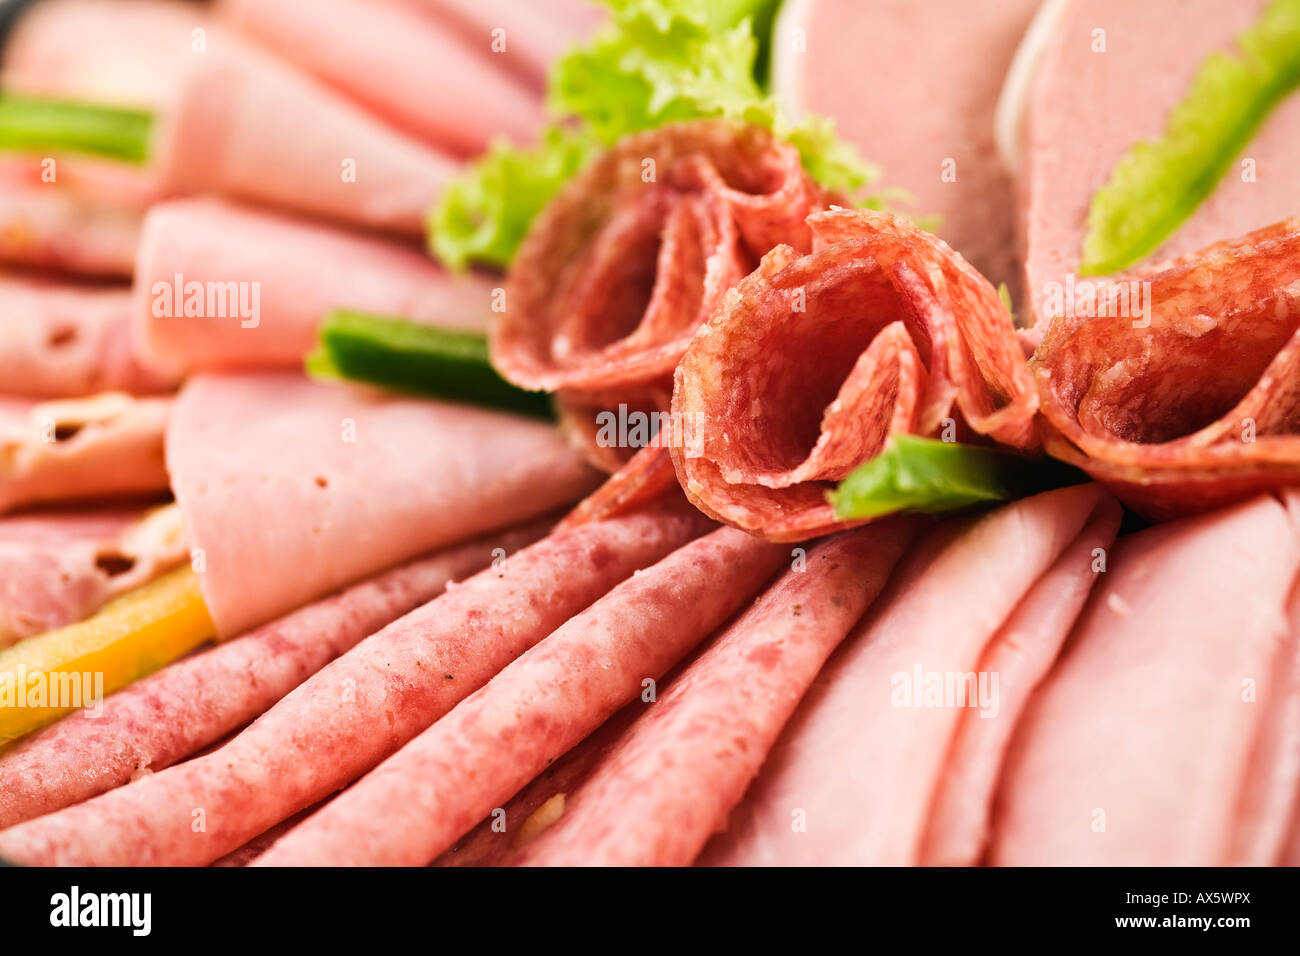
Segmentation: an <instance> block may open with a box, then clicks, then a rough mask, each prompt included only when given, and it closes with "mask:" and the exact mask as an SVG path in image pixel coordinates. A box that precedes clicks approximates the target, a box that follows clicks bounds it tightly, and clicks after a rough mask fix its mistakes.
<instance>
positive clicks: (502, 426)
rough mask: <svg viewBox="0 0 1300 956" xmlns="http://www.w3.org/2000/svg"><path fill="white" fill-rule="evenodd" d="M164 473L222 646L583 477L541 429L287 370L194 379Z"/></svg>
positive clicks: (531, 511)
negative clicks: (198, 556) (198, 558)
mask: <svg viewBox="0 0 1300 956" xmlns="http://www.w3.org/2000/svg"><path fill="white" fill-rule="evenodd" d="M167 467H168V471H169V472H170V473H171V480H172V489H173V491H174V492H175V494H176V500H177V502H178V503H179V504H180V507H181V511H182V512H183V514H184V515H185V524H186V526H187V528H188V529H189V534H190V542H191V545H192V546H193V547H194V548H196V549H198V550H199V551H201V552H202V557H203V562H202V564H203V568H202V571H201V573H200V577H201V580H202V587H203V596H204V598H205V599H206V601H207V605H208V610H209V612H210V613H211V615H212V620H213V621H214V622H215V624H216V626H217V632H218V634H219V635H220V636H222V637H229V636H232V635H235V634H238V633H240V632H241V631H245V630H248V629H249V628H250V627H254V626H256V625H258V624H262V623H264V622H266V621H268V620H270V619H271V618H273V617H276V616H277V615H279V614H283V613H284V612H286V611H289V610H292V609H293V608H295V607H298V606H300V605H302V604H305V603H306V602H308V601H310V600H313V599H315V598H318V597H321V596H323V595H325V594H328V593H329V592H330V591H333V590H335V589H337V588H339V587H342V586H343V585H345V584H349V583H351V582H353V581H356V580H358V579H360V578H363V577H365V576H367V575H370V574H373V573H375V572H376V571H380V570H382V569H384V568H386V567H390V566H392V565H393V564H396V563H398V562H400V561H405V560H408V559H410V558H413V557H415V556H416V555H419V554H423V553H425V552H427V551H430V550H432V549H434V548H438V547H443V546H445V545H448V544H453V543H455V542H457V541H461V540H464V539H466V538H470V537H472V536H474V535H477V534H481V533H483V532H486V531H491V530H495V529H498V528H502V527H508V526H509V525H511V524H515V523H517V522H519V521H521V520H525V519H528V518H530V517H535V516H537V515H539V514H543V513H545V512H548V511H551V510H553V509H555V508H556V507H559V506H561V505H564V504H567V503H568V502H570V501H572V500H573V499H575V498H577V497H578V496H580V495H581V494H582V493H583V492H584V491H586V490H587V489H589V488H590V487H591V486H592V484H593V482H594V473H593V472H592V471H591V469H589V468H588V467H587V466H586V465H585V464H584V463H583V462H582V461H581V458H580V457H579V456H578V455H577V453H575V452H573V451H572V450H570V449H569V448H568V447H567V446H566V445H565V443H564V441H563V440H562V439H561V438H560V437H559V436H558V435H557V434H556V432H555V430H554V429H553V428H551V427H550V426H548V425H546V424H543V423H541V422H537V421H533V420H528V419H523V418H519V417H515V416H511V415H502V414H497V413H494V412H489V411H486V410H482V409H477V408H471V407H468V406H462V405H448V404H443V403H439V402H428V401H418V400H413V399H402V398H396V397H393V396H391V395H387V394H381V393H378V392H375V391H372V390H368V389H353V388H348V387H331V386H326V385H320V384H317V383H313V382H310V381H308V380H307V379H306V378H304V377H302V376H301V375H297V374H290V373H263V374H248V375H234V374H231V375H201V376H197V377H195V378H192V379H190V380H189V381H188V382H187V383H186V385H185V388H184V389H182V391H181V393H180V396H179V397H178V398H177V400H176V408H175V412H174V414H173V417H172V421H171V424H170V426H169V428H168V432H167Z"/></svg>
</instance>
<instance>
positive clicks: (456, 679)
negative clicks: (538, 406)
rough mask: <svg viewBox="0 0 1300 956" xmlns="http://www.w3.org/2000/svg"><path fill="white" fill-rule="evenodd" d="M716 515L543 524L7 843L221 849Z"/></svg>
mask: <svg viewBox="0 0 1300 956" xmlns="http://www.w3.org/2000/svg"><path fill="white" fill-rule="evenodd" d="M709 524H710V523H709V522H708V521H707V520H706V519H704V518H703V517H702V516H701V515H700V514H699V512H698V511H695V509H693V508H687V507H685V506H684V504H674V505H666V506H664V507H661V508H657V509H655V510H652V511H646V512H641V513H637V514H633V515H628V516H626V517H623V518H618V519H615V520H612V521H606V522H597V523H592V524H588V525H584V526H582V527H580V528H575V529H573V530H572V531H567V532H564V533H561V534H555V535H551V536H550V537H547V538H544V539H543V540H541V541H539V542H538V543H537V544H535V545H532V546H531V547H529V548H525V549H524V550H523V551H520V552H518V553H516V554H515V555H514V556H512V557H511V558H509V559H508V560H506V561H504V562H500V563H497V564H496V566H494V567H491V568H487V569H485V570H484V571H482V572H480V573H479V574H477V575H475V576H474V577H472V578H470V579H469V580H467V581H465V582H463V583H461V584H459V585H458V586H456V587H455V588H451V589H449V590H448V591H447V593H446V594H444V595H443V596H442V597H440V598H437V599H436V600H434V601H431V602H430V603H428V604H426V605H424V606H423V607H420V608H417V609H416V610H414V611H412V612H411V613H410V614H407V615H406V616H405V617H402V618H399V619H398V620H396V621H394V622H393V623H392V624H389V625H388V626H387V627H385V628H384V629H383V630H381V631H379V632H377V633H376V634H374V635H371V637H369V638H368V639H366V640H364V641H362V642H361V643H360V644H359V645H357V646H356V647H355V648H353V649H352V650H351V651H349V652H348V653H346V654H344V655H343V656H342V657H340V658H339V659H338V660H336V661H334V662H333V663H331V664H329V665H327V666H326V667H325V668H323V669H322V670H321V671H319V672H318V673H317V674H315V675H314V676H312V677H311V678H309V679H308V680H307V681H305V682H304V683H303V684H302V685H300V686H299V687H297V688H296V689H295V690H293V691H292V692H291V693H290V694H289V695H288V696H286V697H285V698H284V699H283V700H281V701H280V702H279V703H278V704H276V705H275V706H274V707H272V708H271V709H270V710H269V711H267V712H266V713H265V714H263V715H262V717H261V718H260V719H259V720H257V721H256V722H255V723H253V724H252V725H251V726H249V727H248V728H247V729H246V730H244V731H243V732H242V733H240V734H239V735H238V736H237V737H235V738H234V739H233V740H231V741H230V742H229V743H228V744H226V745H225V746H223V747H221V748H220V749H219V750H217V751H215V752H213V753H211V754H207V755H205V756H201V757H196V758H194V759H192V760H188V761H185V762H184V763H181V764H177V765H176V766H174V767H169V768H167V769H166V770H163V771H161V772H159V773H156V774H153V775H151V776H147V777H143V778H141V779H140V780H137V781H135V782H133V783H131V784H129V785H127V786H125V787H119V788H118V789H116V790H111V791H109V792H108V793H105V794H102V795H100V796H98V797H96V798H95V799H93V800H89V801H87V802H85V803H82V804H78V805H76V806H72V807H68V808H67V809H64V810H60V811H58V812H57V813H52V814H47V815H46V816H44V817H38V818H36V819H35V820H30V821H28V822H26V823H22V824H19V825H18V826H16V827H12V828H10V829H8V830H5V831H2V832H0V857H4V858H5V859H10V860H15V861H19V862H25V863H50V864H52V863H73V862H77V863H81V864H90V863H95V864H100V865H117V866H130V865H186V864H189V865H197V864H204V863H210V862H212V861H213V860H216V859H219V858H220V857H222V856H224V855H225V854H227V853H229V852H230V851H232V850H234V849H236V848H237V847H240V846H242V845H243V844H245V843H247V842H248V841H249V840H251V839H253V838H254V837H256V836H257V835H259V834H261V833H264V832H265V831H266V830H267V829H269V828H270V827H272V826H274V825H275V824H276V823H279V822H280V821H281V820H284V819H286V818H288V817H289V816H292V815H293V814H294V813H296V812H298V811H299V810H302V809H304V808H306V807H309V806H311V805H312V804H314V803H316V802H318V801H320V800H322V799H324V798H325V797H327V796H329V795H330V794H331V793H333V792H334V791H335V790H338V789H339V788H340V787H342V786H344V785H345V784H347V783H348V782H349V781H351V780H353V779H355V778H356V777H358V776H360V775H361V774H363V773H365V772H366V771H367V770H369V769H370V768H371V767H373V766H374V765H375V764H377V763H379V761H381V760H383V759H384V758H385V757H387V756H388V755H389V754H391V753H393V751H395V750H397V749H398V748H399V747H401V746H402V744H404V743H406V742H407V741H408V740H410V739H411V738H412V737H414V736H416V735H417V734H418V733H419V732H420V731H421V730H423V729H425V728H426V727H428V726H429V725H430V724H432V723H433V722H434V721H435V720H437V719H438V718H439V717H441V716H442V715H444V714H445V713H447V712H448V711H449V710H451V709H452V708H453V707H454V706H455V705H456V704H457V703H458V702H459V701H461V700H462V699H464V698H465V697H467V696H468V695H469V694H471V693H473V692H474V691H475V690H477V689H478V688H480V687H482V686H483V685H484V684H486V683H487V682H488V680H490V679H491V678H492V676H493V675H494V674H495V673H497V671H499V670H500V669H501V668H502V667H504V666H506V665H507V664H508V663H509V662H510V661H511V660H513V659H514V658H515V657H517V656H518V655H519V654H521V653H523V652H524V651H525V650H527V649H528V648H529V647H531V646H533V645H534V644H536V643H537V642H538V641H540V640H542V639H543V638H544V637H546V636H547V635H548V634H550V633H551V632H552V631H554V630H555V629H556V628H558V627H559V626H560V625H561V624H563V623H564V622H565V621H567V620H569V619H570V618H571V617H573V616H574V615H575V614H578V613H579V612H581V611H582V610H583V609H584V608H586V607H587V606H588V605H590V604H591V603H592V602H593V601H595V600H596V599H597V598H599V597H600V596H601V595H603V594H605V593H606V592H607V591H608V590H609V589H610V588H612V587H614V586H615V585H616V584H617V583H618V582H619V581H622V580H623V579H625V578H627V577H628V576H629V575H631V574H632V573H633V572H634V571H636V570H637V569H639V568H644V567H647V566H649V565H651V564H653V563H654V562H655V561H658V560H659V559H660V558H662V557H663V556H664V555H665V554H668V553H669V552H671V551H672V550H673V549H675V548H677V547H679V546H681V545H682V544H684V543H686V542H687V541H689V540H690V539H691V538H693V537H695V536H696V535H697V534H699V533H700V532H701V531H702V530H704V528H705V527H707V526H709ZM196 808H199V809H201V810H202V811H203V817H204V828H203V829H199V828H197V827H196V826H195V819H196V818H195V810H196ZM471 822H472V821H471ZM430 856H432V854H430Z"/></svg>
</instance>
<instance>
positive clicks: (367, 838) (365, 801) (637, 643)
mask: <svg viewBox="0 0 1300 956" xmlns="http://www.w3.org/2000/svg"><path fill="white" fill-rule="evenodd" d="M584 527H599V524H597V525H594V526H584ZM581 530H582V528H578V529H576V531H581ZM576 531H575V532H571V533H576ZM789 557H790V552H789V550H788V549H787V548H784V547H781V546H779V545H774V544H770V543H768V542H765V541H761V540H759V539H756V538H753V537H750V536H748V535H746V534H744V533H743V532H739V531H736V530H734V529H731V528H723V529H720V530H718V531H715V532H714V533H713V534H710V535H707V536H705V537H703V538H700V539H698V540H696V541H693V542H691V543H690V544H688V545H685V546H684V547H682V548H680V549H678V550H677V551H675V552H674V553H673V554H671V555H669V556H668V557H666V558H664V559H663V560H662V561H660V562H659V563H658V564H656V565H655V566H654V567H653V568H650V569H648V570H646V571H644V572H643V573H641V574H638V575H635V576H633V578H632V579H631V580H629V581H626V582H624V583H623V584H621V585H619V586H618V587H616V588H615V589H614V590H613V591H611V592H610V593H609V594H607V595H606V596H605V597H604V598H602V599H601V600H600V601H598V602H596V604H594V605H593V606H592V607H591V608H589V609H588V610H587V611H585V612H584V613H582V614H580V615H578V616H577V617H574V618H573V619H572V620H570V621H568V622H567V623H565V624H564V626H563V627H561V628H559V629H558V630H556V631H555V633H553V634H551V635H550V636H549V637H548V638H546V640H544V641H542V642H541V643H540V644H538V645H537V646H535V647H533V648H532V649H531V650H529V651H527V652H526V653H524V654H523V655H522V656H520V657H519V658H518V659H517V660H516V661H515V662H514V663H512V664H510V665H509V666H508V667H506V668H505V669H504V670H502V671H501V673H499V674H497V676H496V677H495V678H493V680H492V682H491V683H490V684H489V685H488V686H487V687H485V688H483V689H482V690H480V691H479V692H477V693H475V694H474V695H473V696H472V697H469V698H467V699H466V700H465V701H463V702H462V703H461V704H459V705H458V706H457V707H456V709H455V710H453V711H452V712H451V713H450V714H448V715H447V716H446V717H444V718H443V719H441V720H439V721H438V722H437V723H435V724H434V725H433V726H432V727H431V728H429V730H427V731H425V732H424V733H423V734H421V735H420V736H419V737H417V738H415V740H413V741H411V742H410V743H409V744H407V745H406V746H405V747H403V748H402V749H401V750H399V751H398V752H397V753H396V754H394V755H393V756H392V757H390V758H389V759H388V760H386V761H384V763H382V764H380V765H379V766H378V767H377V768H376V769H375V770H374V771H372V772H371V773H370V774H369V775H367V776H366V777H365V778H363V779H362V780H360V781H358V782H357V783H356V784H354V785H353V786H352V787H351V788H350V789H349V790H348V791H347V792H345V793H343V794H341V795H340V796H339V797H338V798H337V799H335V800H334V801H332V802H331V803H330V804H329V805H328V806H327V807H325V808H324V809H322V810H321V811H319V812H318V813H316V814H313V815H312V816H311V817H309V818H308V819H307V820H306V821H305V822H304V823H302V824H300V825H299V826H297V827H295V828H294V829H293V830H291V831H290V832H289V833H288V834H287V835H285V836H284V837H282V838H281V839H280V840H279V841H278V842H277V843H276V844H275V845H274V846H273V847H271V849H270V850H268V851H267V852H266V853H264V854H263V855H262V856H260V857H259V858H258V859H257V861H256V863H255V865H257V866H303V865H309V866H323V865H340V864H342V865H379V866H394V865H396V866H400V865H408V866H409V865H420V864H424V863H428V862H429V861H430V860H432V859H434V858H435V857H436V856H437V855H438V854H439V853H441V852H442V851H443V850H445V849H447V847H449V846H450V845H451V844H452V842H453V841H454V840H455V839H456V838H457V837H458V836H460V835H461V834H462V833H464V832H465V831H466V830H468V829H469V828H470V827H471V826H473V825H474V823H475V822H476V821H478V820H480V819H481V818H482V817H484V816H485V815H486V814H487V813H488V812H489V811H491V810H492V808H493V807H497V806H500V805H501V804H502V803H504V802H505V801H506V800H508V799H509V798H510V797H511V796H513V795H514V794H515V793H516V792H518V791H519V790H520V789H521V788H522V787H523V786H524V785H525V784H526V783H527V782H528V781H529V780H531V779H532V778H533V777H535V776H536V775H537V774H538V773H540V772H541V771H543V770H544V769H546V767H547V765H548V764H549V763H551V761H552V760H554V759H555V758H557V757H559V756H560V755H562V754H563V753H564V752H565V751H567V750H569V749H570V748H571V747H573V746H574V745H576V744H577V743H579V742H580V741H581V740H582V739H583V738H585V737H586V736H587V735H588V734H590V733H591V732H592V731H594V730H595V729H596V728H597V727H599V726H600V725H601V724H602V723H604V722H605V720H606V719H607V718H608V717H610V716H611V715H612V714H613V713H614V712H615V711H616V710H618V709H619V708H620V707H621V706H623V705H624V704H626V703H627V702H628V701H630V700H632V699H633V698H635V697H636V696H637V695H638V694H640V693H642V692H643V690H644V688H645V686H646V685H645V683H644V682H645V681H646V680H652V681H653V680H658V679H659V678H660V677H661V676H662V675H663V674H664V672H665V671H667V670H668V669H669V668H671V667H672V666H673V665H674V664H676V663H677V661H678V660H679V659H680V658H681V657H682V656H683V655H685V654H686V653H687V652H688V651H689V650H690V649H691V648H692V647H693V646H694V645H695V644H696V643H698V642H699V641H700V640H701V639H702V638H703V637H705V636H706V635H707V634H708V633H710V632H711V631H712V630H713V629H714V628H716V627H717V626H718V625H720V624H722V623H723V622H724V621H725V620H726V619H727V618H728V617H729V616H730V615H731V614H732V613H734V612H735V611H736V610H737V609H738V608H740V607H741V606H743V605H744V603H745V602H746V601H748V600H749V598H750V597H752V596H753V594H754V593H755V592H756V591H758V590H759V589H760V588H761V587H762V585H763V582H764V581H765V580H766V579H767V578H768V577H770V576H771V575H772V573H773V572H774V571H775V570H776V568H777V566H778V565H779V564H780V563H782V562H784V561H787V560H789ZM377 812H378V815H376V813H377ZM2 848H3V842H0V849H2Z"/></svg>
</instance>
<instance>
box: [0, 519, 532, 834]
mask: <svg viewBox="0 0 1300 956" xmlns="http://www.w3.org/2000/svg"><path fill="white" fill-rule="evenodd" d="M546 528H547V523H546V522H537V523H534V524H531V525H527V526H525V527H523V528H520V529H519V530H516V531H511V532H506V533H503V534H495V535H489V536H486V537H483V538H479V539H477V540H475V541H473V542H471V543H469V544H466V545H461V546H459V547H455V548H451V549H449V550H445V551H440V552H437V553H435V554H433V555H431V556H428V557H423V558H418V559H416V560H415V561H412V562H410V563H408V564H405V565H402V566H401V567H398V568H394V569H393V570H391V571H386V572H384V573H383V574H379V575H376V576H375V577H373V578H370V579H368V580H366V581H364V582H362V583H361V584H357V585H354V586H352V587H350V588H348V589H347V590H345V591H342V592H340V593H338V594H335V595H333V596H331V597H328V598H326V599H324V600H322V601H318V602H316V603H315V604H310V605H308V606H307V607H304V608H300V609H298V610H297V611H294V612H292V613H290V614H288V615H286V616H284V617H282V618H280V619H278V620H276V621H273V622H271V623H270V624H265V625H263V626H262V627H259V628H256V629H254V630H252V631H250V632H248V633H247V634H244V635H242V636H240V637H238V638H235V639H234V640H232V641H228V642H226V643H225V644H222V645H220V646H218V647H215V648H212V649H211V650H208V651H204V652H202V653H199V654H195V655H192V656H190V657H188V658H186V659H185V660H183V661H180V662H179V663H176V664H172V665H171V666H169V667H166V668H164V669H163V670H161V671H158V672H157V673H155V674H153V675H151V676H149V677H147V678H145V679H144V680H142V681H138V682H136V683H134V684H132V685H130V686H129V687H127V688H126V689H125V690H122V691H119V692H118V693H116V694H113V695H112V696H110V697H108V698H107V699H106V700H105V701H104V703H103V707H102V712H100V713H97V714H96V715H95V716H94V718H93V719H88V717H87V716H86V715H85V714H73V715H71V716H69V717H66V718H64V719H63V720H61V721H59V722H58V723H56V724H54V725H53V726H51V727H48V728H46V729H45V730H43V731H41V732H40V733H38V734H36V735H35V736H33V737H30V738H28V739H25V740H23V741H22V742H21V743H19V744H18V745H17V746H16V747H14V748H13V749H11V750H9V751H8V752H6V753H5V754H4V755H3V756H0V774H3V776H4V778H5V780H6V784H5V786H4V788H3V790H0V829H3V828H4V827H9V826H13V825H14V824H15V823H19V822H21V821H23V820H28V819H31V818H32V817H37V816H41V815H42V814H46V813H52V812H53V811H55V810H58V809H61V808H62V807H66V806H71V805H72V804H74V803H80V802H81V801H83V800H88V799H90V798H91V797H93V796H95V795H96V794H99V793H103V792H104V791H106V790H110V789H112V788H114V787H119V786H122V785H123V784H126V783H128V782H129V781H130V780H131V779H133V778H134V777H136V776H139V775H140V774H144V773H150V772H153V771H158V770H162V769H163V768H164V767H168V766H170V765H172V764H174V763H176V762H177V761H178V760H182V759H184V758H186V757H188V756H190V755H192V754H194V753H195V752H197V751H199V750H201V749H202V748H204V747H206V746H207V745H209V744H211V743H214V742H216V741H218V740H220V739H221V738H222V737H223V736H225V735H226V734H229V733H231V732H232V731H235V730H237V729H239V728H240V727H242V726H243V725H245V724H247V723H248V722H249V721H251V720H254V719H255V718H257V717H258V716H259V715H261V714H262V713H264V712H265V711H266V710H268V709H269V708H270V707H271V706H272V705H274V704H275V703H276V702H277V701H279V700H280V699H281V698H282V697H284V696H285V694H287V693H289V691H291V690H293V688H295V687H297V686H298V685H299V684H301V683H302V682H303V681H304V680H306V679H307V678H308V677H310V676H311V675H312V674H314V673H316V672H317V671H319V670H320V669H321V668H322V667H324V666H325V665H326V664H328V663H329V662H330V661H331V660H333V659H334V658H336V657H338V656H339V655H340V654H342V653H344V652H346V651H348V650H349V649H351V648H352V647H353V646H354V645H356V644H357V642H359V641H360V640H361V639H362V638H364V637H366V636H368V635H370V634H373V633H374V632H375V631H377V630H379V628H381V627H383V626H384V625H385V624H387V623H389V622H390V621H392V620H394V619H396V618H398V617H400V616H402V615H404V614H406V613H407V612H409V611H411V610H412V609H414V608H415V607H418V606H419V605H421V604H424V603H425V602H427V601H430V600H432V599H433V598H435V597H436V596H437V595H438V594H440V593H441V592H442V591H443V589H444V588H445V587H447V586H448V584H449V582H452V581H456V580H459V579H460V578H462V577H464V576H466V575H468V574H472V573H474V572H476V571H478V570H479V569H480V568H482V567H485V566H487V565H488V564H489V563H490V562H491V561H492V560H493V559H494V558H498V559H499V558H501V557H502V556H505V555H507V554H509V553H513V552H514V551H515V550H516V549H518V548H520V547H523V546H526V545H528V544H531V543H532V542H533V541H534V540H536V539H537V538H539V537H540V536H542V535H543V534H545V533H546ZM0 534H3V532H2V531H0ZM0 547H2V545H0ZM0 553H2V552H0Z"/></svg>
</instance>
